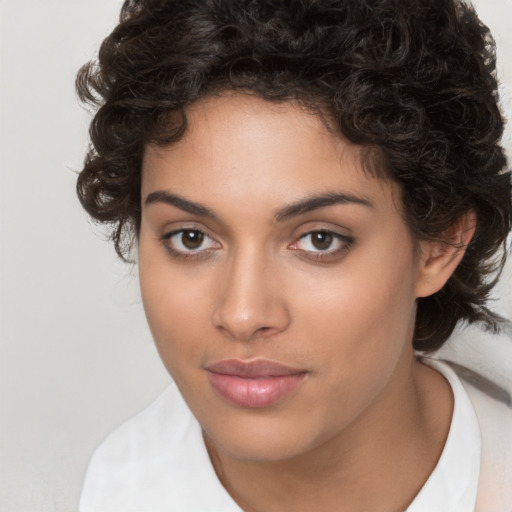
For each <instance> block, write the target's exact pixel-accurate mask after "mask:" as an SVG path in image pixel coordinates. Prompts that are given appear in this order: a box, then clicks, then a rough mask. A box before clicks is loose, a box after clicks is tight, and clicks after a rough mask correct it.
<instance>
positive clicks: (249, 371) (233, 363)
mask: <svg viewBox="0 0 512 512" xmlns="http://www.w3.org/2000/svg"><path fill="white" fill-rule="evenodd" d="M206 369H207V370H208V371H210V372H212V373H219V374H222V375H231V376H234V377H242V378H249V379H250V378H253V379H255V378H261V377H285V376H288V375H300V374H303V373H306V370H301V369H299V368H293V367H291V366H287V365H285V364H281V363H276V362H275V361H270V360H268V359H255V360H253V361H241V360H239V359H224V360H222V361H217V362H214V363H211V364H209V365H207V366H206Z"/></svg>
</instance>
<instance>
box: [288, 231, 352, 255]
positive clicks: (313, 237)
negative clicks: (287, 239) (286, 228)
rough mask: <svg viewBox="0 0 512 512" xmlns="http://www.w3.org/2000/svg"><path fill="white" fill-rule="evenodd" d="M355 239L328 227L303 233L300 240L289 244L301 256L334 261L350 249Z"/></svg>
mask: <svg viewBox="0 0 512 512" xmlns="http://www.w3.org/2000/svg"><path fill="white" fill-rule="evenodd" d="M353 241H354V239H353V238H352V237H349V236H346V235H342V234H341V233H336V232H335V231H330V230H327V229H317V230H315V231H309V232H308V233H305V234H303V235H302V236H301V237H300V238H299V239H298V240H296V241H295V242H293V243H292V244H290V245H289V246H288V248H289V249H292V250H293V251H298V252H299V253H300V254H301V256H303V257H307V258H311V259H314V260H317V261H320V260H322V259H324V260H326V261H333V260H334V259H335V258H341V256H343V254H344V253H345V252H346V251H348V250H349V248H350V247H351V245H352V243H353Z"/></svg>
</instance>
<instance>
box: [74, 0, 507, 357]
mask: <svg viewBox="0 0 512 512" xmlns="http://www.w3.org/2000/svg"><path fill="white" fill-rule="evenodd" d="M227 90H236V91H240V92H241V93H249V94H255V95H257V96H259V97H261V98H263V99H265V100H268V101H274V102H283V101H298V102H300V103H301V104H302V105H304V106H306V107H307V108H310V109H312V110H313V111H316V112H318V113H319V114H321V115H322V116H323V115H324V114H327V115H328V117H329V119H330V122H331V123H332V124H333V125H334V126H335V127H336V129H337V130H338V131H339V133H340V134H342V135H343V136H344V137H346V138H347V139H348V140H350V141H352V142H353V143H355V144H359V145H361V146H362V147H363V148H366V149H367V151H365V154H366V156H367V158H366V160H367V161H368V162H370V164H371V165H368V166H367V167H368V168H371V169H372V171H371V172H373V173H374V174H375V175H377V174H378V175H380V176H382V177H385V178H386V179H391V180H393V181H395V182H396V183H398V184H399V185H400V187H401V190H402V193H403V209H404V216H405V219H406V222H407V223H408V225H409V227H410V230H411V232H412V234H413V235H414V237H415V239H416V240H443V233H446V231H447V229H448V228H449V227H450V226H452V225H453V223H454V222H456V221H457V219H459V218H460V217H461V216H462V215H464V214H465V213H467V212H469V211H474V212H475V213H476V217H477V227H476V233H475V235H474V237H473V239H472V241H471V242H470V244H469V246H468V247H467V250H466V253H465V255H464V258H463V260H462V262H461V263H460V265H459V266H458V267H457V269H456V271H455V273H454V274H453V275H452V276H451V278H450V279H449V281H448V282H447V284H446V285H445V286H444V287H443V289H442V290H440V291H439V292H437V293H435V294H434V295H432V296H430V297H425V298H420V299H418V312H417V319H416V330H415V335H414V340H413V344H414V348H415V349H417V350H422V351H432V350H435V349H437V348H439V347H440V346H441V345H442V344H443V343H444V342H445V340H446V339H447V338H448V337H449V335H450V334H451V332H452V331H453V329H454V327H455V325H456V324H457V322H458V321H460V320H465V321H467V322H469V323H471V322H475V321H479V322H483V324H485V325H486V326H488V327H491V328H494V329H496V326H497V325H498V323H499V317H497V316H496V315H495V314H494V313H492V312H491V311H490V310H489V308H488V307H487V306H486V301H487V298H488V295H489V292H490V290H491V288H492V286H493V285H494V284H495V282H496V279H497V276H498V275H499V272H500V270H501V269H502V267H503V264H504V258H505V254H506V252H507V250H506V238H507V235H508V233H509V231H510V227H511V215H512V214H511V209H512V208H511V180H510V172H507V171H506V158H505V156H504V152H503V149H502V147H501V146H500V139H501V136H502V132H503V119H502V116H501V114H500V110H499V107H498V94H497V80H496V76H495V47H494V42H493V40H492V37H491V35H490V32H489V30H488V28H487V27H486V26H484V25H483V24H482V23H481V22H480V20H479V19H478V17H477V15H476V13H475V12H474V10H473V9H472V8H471V7H470V6H468V5H466V4H464V3H463V2H458V1H457V0H421V1H420V0H126V1H125V2H124V5H123V7H122V11H121V17H120V23H119V24H118V25H117V27H116V28H115V29H114V31H113V32H112V33H111V34H110V35H109V36H108V37H107V38H106V39H105V40H104V42H103V44H102V46H101V49H100V52H99V58H98V61H97V62H90V63H88V64H86V65H85V66H84V67H83V68H82V69H81V70H80V71H79V73H78V76H77V91H78V94H79V97H80V99H81V100H82V101H84V102H90V103H92V104H94V105H96V106H98V107H99V108H98V110H97V113H96V115H95V117H94V119H93V120H92V123H91V127H90V138H91V146H90V149H89V151H88V154H87V156H86V159H85V163H84V168H83V170H82V171H81V173H80V175H79V177H78V183H77V190H78V196H79V198H80V201H81V203H82V205H83V207H84V208H85V209H86V211H87V212H88V213H89V214H90V215H91V216H92V217H93V218H94V219H96V220H97V221H99V222H103V223H107V224H110V225H111V226H112V231H111V237H112V239H113V241H114V243H115V247H116V250H117V252H118V254H119V255H120V256H121V257H122V258H124V259H126V255H127V254H128V252H129V247H130V245H131V243H132V242H133V240H134V238H136V237H137V235H138V230H139V227H140V222H141V205H140V202H141V197H140V185H141V163H142V157H143V152H144V148H145V147H146V146H147V145H148V144H149V143H156V144H161V145H169V144H172V143H173V142H174V141H177V140H179V139H180V138H181V137H182V136H183V134H184V133H185V131H186V115H185V107H186V106H187V105H189V104H191V103H193V102H194V101H196V100H198V99H199V98H201V97H204V96H206V95H212V94H219V93H222V92H223V91H227ZM175 113H179V114H180V115H178V116H176V115H171V114H175ZM171 119H173V120H174V121H173V122H171ZM176 119H179V120H180V121H179V122H176ZM500 248H502V249H503V251H500Z"/></svg>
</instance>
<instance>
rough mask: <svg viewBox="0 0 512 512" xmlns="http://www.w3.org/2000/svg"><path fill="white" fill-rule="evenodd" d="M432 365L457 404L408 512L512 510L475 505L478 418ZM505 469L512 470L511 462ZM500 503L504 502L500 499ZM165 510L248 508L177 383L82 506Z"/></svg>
mask: <svg viewBox="0 0 512 512" xmlns="http://www.w3.org/2000/svg"><path fill="white" fill-rule="evenodd" d="M426 363H427V364H429V365H430V366H433V367H435V368H436V369H437V370H438V371H440V372H441V373H442V374H443V375H445V377H446V379H447V380H448V382H449V383H450V385H451V387H452V390H453V393H454V400H455V406H454V411H453V415H452V422H451V427H450V432H449V435H448V438H447V442H446V445H445V448H444V450H443V453H442V455H441V458H440V460H439V463H438V464H437V466H436V468H435V469H434V471H433V473H432V474H431V476H430V478H429V479H428V481H427V482H426V483H425V485H424V487H423V488H422V489H421V491H420V492H419V494H418V495H417V497H416V498H415V500H414V502H413V503H412V504H411V505H410V506H409V507H408V509H407V512H474V510H477V511H478V512H510V511H512V505H511V507H510V508H486V506H487V505H486V503H490V502H489V501H488V500H489V496H487V497H486V498H485V500H486V501H484V502H482V503H481V505H480V508H477V509H475V499H476V493H477V488H478V481H479V472H480V471H479V470H480V451H481V449H480V431H479V426H478V420H477V416H476V415H475V411H474V408H473V406H472V403H471V401H470V399H469V398H468V395H467V393H466V391H465V389H464V387H463V386H462V384H461V382H460V380H459V378H458V377H457V375H456V374H455V373H454V372H453V371H452V370H451V369H450V368H449V367H448V366H447V365H446V364H444V363H440V362H436V361H433V362H432V361H426ZM472 393H473V391H472ZM478 400H483V402H484V403H485V400H486V399H484V398H482V397H480V396H479V397H478ZM487 400H488V399H487ZM485 407H486V406H485ZM500 436H503V431H501V432H500ZM485 444H486V443H484V446H485ZM485 460H486V457H484V461H485ZM490 462H491V466H492V464H494V463H495V462H496V461H494V460H490ZM484 473H485V472H484ZM485 474H487V473H485ZM488 474H490V473H489V472H488ZM504 474H505V478H508V477H510V476H512V474H511V472H510V466H508V468H506V469H505V473H504ZM483 476H485V475H483ZM480 479H481V480H482V475H481V476H480ZM490 480H492V478H491V479H490ZM481 484H482V482H481ZM484 487H486V488H488V483H485V482H484ZM485 494H489V493H485ZM491 494H493V491H491ZM491 498H492V496H491ZM479 499H480V497H479ZM480 501H481V500H480ZM495 505H496V506H497V507H503V503H502V502H500V501H499V500H498V501H496V504H495ZM493 506H494V505H493ZM164 511H165V512H172V511H177V512H240V511H241V509H240V508H239V507H238V505H237V504H236V503H235V502H234V501H233V500H232V499H231V497H230V496H229V494H228V493H227V492H226V490H225V489H224V487H223V486H222V485H221V484H220V482H219V480H218V479H217V476H216V474H215V472H214V470H213V467H212V465H211V463H210V460H209V457H208V454H207V451H206V448H205V446H204V442H203V438H202V434H201V428H200V426H199V424H198V423H197V421H196V420H195V418H194V417H193V415H192V414H191V412H190V410H189V409H188V407H187V405H186V404H185V402H184V401H183V399H182V398H181V395H180V394H179V392H178V390H177V388H176V387H175V386H174V385H171V386H169V388H168V389H167V390H166V391H165V392H164V393H163V394H162V395H161V396H160V397H159V398H158V399H157V400H156V401H155V402H154V403H153V404H152V405H150V406H149V407H148V408H147V409H146V410H144V411H143V412H141V413H140V414H139V415H137V416H136V417H135V418H133V419H132V420H130V421H128V422H127V423H125V424H124V425H122V426H121V427H120V428H119V429H118V430H116V431H115V432H114V433H112V434H111V435H110V436H109V437H108V438H107V439H106V440H105V441H104V443H103V444H102V445H101V446H100V447H99V448H98V449H97V451H96V453H95V454H94V456H93V458H92V460H91V462H90V465H89V468H88V471H87V475H86V479H85V484H84V488H83V492H82V497H81V502H80V512H164Z"/></svg>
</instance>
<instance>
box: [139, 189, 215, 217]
mask: <svg viewBox="0 0 512 512" xmlns="http://www.w3.org/2000/svg"><path fill="white" fill-rule="evenodd" d="M154 203H164V204H169V205H171V206H176V208H179V209H180V210H183V211H184V212H187V213H191V214H192V215H199V216H201V217H208V218H210V219H216V218H217V216H216V215H215V213H213V211H212V210H210V208H207V207H206V206H203V205H202V204H199V203H194V202H193V201H189V200H188V199H185V198H183V197H180V196H177V195H175V194H170V193H169V192H165V191H163V190H158V191H156V192H151V194H149V195H148V196H147V197H146V201H145V204H146V206H147V205H150V204H154Z"/></svg>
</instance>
